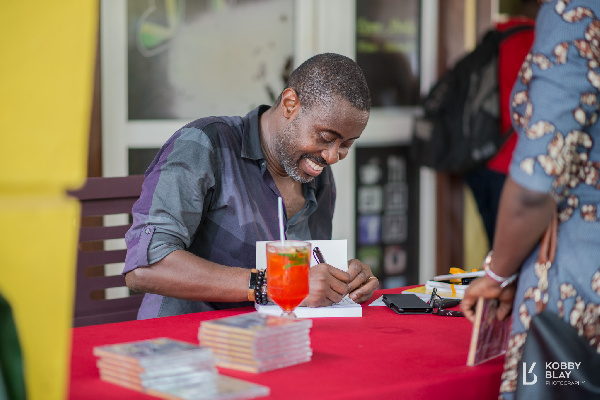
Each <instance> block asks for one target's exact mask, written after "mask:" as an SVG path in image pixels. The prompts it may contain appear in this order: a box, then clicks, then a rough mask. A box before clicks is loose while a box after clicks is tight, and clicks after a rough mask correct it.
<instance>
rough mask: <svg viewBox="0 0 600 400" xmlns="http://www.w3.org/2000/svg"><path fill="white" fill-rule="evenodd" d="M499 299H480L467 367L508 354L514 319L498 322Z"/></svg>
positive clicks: (508, 318)
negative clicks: (509, 337)
mask: <svg viewBox="0 0 600 400" xmlns="http://www.w3.org/2000/svg"><path fill="white" fill-rule="evenodd" d="M498 305H499V302H498V300H497V299H484V298H481V297H480V298H479V300H478V301H477V305H476V307H475V322H474V323H473V331H472V334H471V344H470V347H469V355H468V357H467V365H468V366H471V367H472V366H475V365H479V364H481V363H484V362H486V361H488V360H491V359H492V358H495V357H498V356H501V355H503V354H504V353H506V348H507V345H508V336H509V335H510V329H511V326H512V318H510V316H509V317H507V318H505V319H504V320H503V321H499V320H498Z"/></svg>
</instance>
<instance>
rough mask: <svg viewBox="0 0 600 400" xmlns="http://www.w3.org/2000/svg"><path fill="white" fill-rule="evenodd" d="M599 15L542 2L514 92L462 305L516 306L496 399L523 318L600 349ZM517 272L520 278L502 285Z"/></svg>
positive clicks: (575, 4) (509, 376) (593, 6)
mask: <svg viewBox="0 0 600 400" xmlns="http://www.w3.org/2000/svg"><path fill="white" fill-rule="evenodd" d="M599 17H600V2H596V1H585V0H571V1H570V0H546V1H544V2H543V4H542V7H541V9H540V11H539V14H538V17H537V20H536V33H535V41H534V44H533V47H532V50H531V52H530V54H529V55H528V56H527V58H526V59H525V62H524V64H523V66H522V68H521V72H520V73H519V77H518V79H517V81H516V83H515V86H514V88H513V93H512V97H511V98H512V100H511V108H512V116H513V126H514V128H515V130H516V131H517V133H518V135H519V138H518V143H517V147H516V149H515V152H514V154H513V160H512V163H511V168H510V176H509V178H508V179H507V181H506V184H505V186H504V189H503V192H502V197H501V200H500V209H499V213H498V220H497V225H496V233H495V238H494V245H493V257H492V258H491V261H490V262H489V263H488V264H487V266H486V271H487V275H486V276H485V277H483V278H480V279H478V280H476V281H474V282H473V283H472V284H471V285H470V286H469V288H468V290H467V292H466V294H465V298H464V299H463V303H462V308H463V311H464V312H465V314H466V315H467V317H468V318H469V319H471V320H473V316H474V315H473V306H474V304H475V302H476V301H477V298H478V297H486V298H498V299H499V300H500V303H501V305H500V317H502V316H506V315H508V314H509V313H510V311H511V309H512V310H514V312H513V314H512V318H513V327H512V333H511V337H510V341H509V348H508V351H507V353H506V360H505V366H504V374H503V375H502V384H501V387H500V395H501V398H504V399H510V398H512V397H513V395H514V391H515V389H516V386H517V376H518V367H519V368H520V366H521V363H520V360H521V354H522V346H523V343H524V342H525V340H526V338H527V332H528V329H529V324H530V321H531V318H532V317H533V316H534V315H535V314H537V313H539V312H540V310H542V309H545V310H547V311H550V312H552V313H554V314H556V315H558V316H559V317H560V318H562V319H563V320H564V321H566V322H567V323H569V324H570V325H571V326H573V327H574V328H575V329H576V330H577V332H578V334H579V336H581V337H583V338H584V339H585V340H586V342H588V343H589V344H590V345H591V346H592V347H593V348H594V349H596V351H598V352H600V322H599V318H600V217H599V210H597V207H598V204H600V124H599V123H598V114H599V110H600V21H599V19H598V18H599ZM557 211H558V213H557ZM553 218H558V221H559V225H558V240H557V250H556V255H555V259H554V262H553V263H552V264H551V265H550V264H544V263H538V262H537V261H538V255H539V249H540V247H539V243H540V239H541V237H542V235H543V233H544V231H545V230H546V227H547V226H548V225H549V224H550V222H551V221H552V219H553ZM517 273H518V274H519V276H518V284H517V285H516V286H515V285H514V284H510V285H506V284H505V282H506V281H507V280H508V279H509V278H511V277H512V276H513V275H514V274H517ZM574 361H579V360H574ZM540 378H541V379H540V381H541V382H540V384H541V385H544V384H545V383H544V382H543V381H544V378H543V377H540Z"/></svg>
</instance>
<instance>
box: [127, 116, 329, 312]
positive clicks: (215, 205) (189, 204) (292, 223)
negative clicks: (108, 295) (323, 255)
mask: <svg viewBox="0 0 600 400" xmlns="http://www.w3.org/2000/svg"><path fill="white" fill-rule="evenodd" d="M267 109H268V106H260V107H258V108H256V109H254V110H253V111H251V112H250V113H249V114H248V115H246V116H245V117H209V118H201V119H198V120H196V121H194V122H191V123H189V124H187V125H186V126H184V127H183V128H181V129H180V130H178V131H177V132H175V134H174V135H173V136H172V137H171V138H170V139H169V140H168V141H167V142H166V143H165V144H164V145H163V147H162V148H161V149H160V150H159V152H158V154H157V155H156V157H155V159H154V161H153V162H152V164H150V167H149V168H148V170H147V171H146V174H145V175H146V178H145V180H144V185H143V189H142V194H141V196H140V199H139V200H138V201H137V202H136V203H135V205H134V206H133V226H132V227H131V229H130V230H129V231H128V232H127V234H126V235H125V239H126V242H127V258H126V260H125V268H124V270H123V274H125V273H127V272H129V271H131V270H133V269H135V268H138V267H144V266H148V265H150V264H153V263H155V262H157V261H159V260H161V259H162V258H164V257H165V256H166V255H167V254H169V253H171V252H172V251H175V250H178V249H184V250H187V251H189V252H191V253H193V254H195V255H197V256H199V257H202V258H205V259H207V260H211V261H213V262H216V263H219V264H223V265H228V266H233V267H242V268H248V269H251V268H254V267H255V264H256V250H255V248H256V242H257V241H260V240H277V239H278V238H279V223H278V216H277V197H278V196H280V193H279V190H278V189H277V186H276V185H275V182H274V181H273V178H272V177H271V174H270V173H269V171H268V170H267V162H266V160H265V158H264V156H263V153H262V149H261V146H260V135H259V127H258V119H259V116H260V114H262V113H263V112H264V111H266V110H267ZM303 191H304V197H305V199H306V203H305V205H304V207H303V208H302V210H301V211H300V212H298V213H297V214H295V215H294V216H293V217H292V218H290V219H287V217H286V218H285V232H286V237H287V238H288V239H299V240H318V239H331V223H332V218H333V210H334V204H335V194H336V193H335V183H334V180H333V174H332V172H331V168H330V167H326V168H325V169H324V170H323V172H322V173H321V174H320V175H319V176H318V177H317V178H316V179H315V180H313V181H312V182H310V183H307V184H303ZM248 304H250V303H248V302H243V303H216V302H211V303H209V302H194V301H187V300H180V299H173V298H170V297H165V296H160V295H156V294H146V295H145V297H144V301H143V303H142V306H141V308H140V311H139V314H138V319H146V318H154V317H164V316H169V315H178V314H185V313H191V312H199V311H207V310H215V309H224V308H231V307H239V306H242V305H248Z"/></svg>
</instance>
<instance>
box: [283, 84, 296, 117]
mask: <svg viewBox="0 0 600 400" xmlns="http://www.w3.org/2000/svg"><path fill="white" fill-rule="evenodd" d="M281 107H282V111H283V116H284V117H285V118H291V117H292V116H293V115H294V114H295V113H296V112H297V111H298V110H299V109H300V100H299V99H298V95H297V94H296V91H295V90H294V89H292V88H287V89H285V90H284V91H283V93H282V94H281Z"/></svg>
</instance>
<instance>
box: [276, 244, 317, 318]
mask: <svg viewBox="0 0 600 400" xmlns="http://www.w3.org/2000/svg"><path fill="white" fill-rule="evenodd" d="M309 270H310V243H308V242H301V241H297V240H285V241H284V242H283V244H282V242H281V241H277V242H269V243H267V293H268V295H269V297H270V298H271V299H272V300H273V301H274V302H275V303H277V305H278V306H279V307H281V308H282V309H283V312H284V313H283V315H288V316H294V315H293V311H294V309H295V308H296V307H297V306H298V305H299V304H300V303H301V302H302V300H304V298H305V297H306V296H308V272H309Z"/></svg>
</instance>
